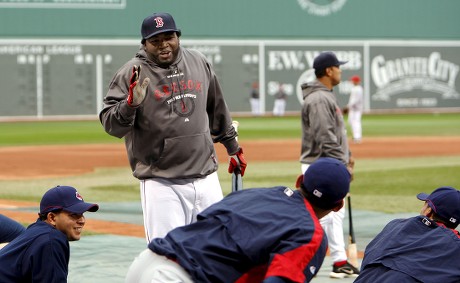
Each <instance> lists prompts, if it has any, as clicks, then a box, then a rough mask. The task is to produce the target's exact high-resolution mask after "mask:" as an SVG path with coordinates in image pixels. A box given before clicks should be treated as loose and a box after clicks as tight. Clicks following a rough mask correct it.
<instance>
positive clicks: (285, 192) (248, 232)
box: [149, 187, 327, 283]
mask: <svg viewBox="0 0 460 283" xmlns="http://www.w3.org/2000/svg"><path fill="white" fill-rule="evenodd" d="M149 248H150V249H151V250H152V251H153V252H155V253H157V254H160V255H164V256H166V257H168V258H170V259H172V260H174V261H176V262H178V263H179V264H180V265H181V266H182V267H183V268H184V269H185V270H187V271H188V272H189V274H190V275H191V277H192V278H193V280H194V281H195V282H212V283H218V282H239V283H241V282H251V283H256V282H309V281H310V280H311V279H312V278H313V276H314V275H315V274H316V273H317V272H318V271H319V268H320V267H321V264H322V263H323V260H324V257H325V255H326V249H327V240H326V236H325V234H324V231H323V229H322V228H321V225H320V223H319V220H318V218H317V217H316V215H315V213H314V212H313V209H312V207H311V205H310V204H309V203H308V201H307V200H306V199H305V198H304V197H303V196H302V194H301V193H300V192H299V191H293V190H291V189H289V188H286V187H274V188H267V189H265V188H264V189H262V188H260V189H259V188H258V189H248V190H242V191H238V192H235V193H232V194H230V195H228V196H227V197H225V198H224V199H223V200H222V201H220V202H218V203H216V204H213V205H212V206H210V207H209V208H207V209H206V210H204V211H203V212H202V213H200V214H199V215H198V220H197V222H195V223H193V224H190V225H187V226H182V227H178V228H176V229H174V230H172V231H171V232H169V233H168V234H167V235H166V237H165V238H157V239H154V240H153V241H152V242H151V243H150V244H149Z"/></svg>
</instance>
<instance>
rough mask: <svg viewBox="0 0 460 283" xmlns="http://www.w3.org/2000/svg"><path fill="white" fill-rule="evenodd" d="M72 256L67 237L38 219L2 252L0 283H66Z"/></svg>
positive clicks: (0, 252) (0, 257)
mask: <svg viewBox="0 0 460 283" xmlns="http://www.w3.org/2000/svg"><path fill="white" fill-rule="evenodd" d="M69 255H70V250H69V241H68V240H67V237H66V235H65V234H64V233H62V232H61V231H59V230H56V229H55V228H54V227H53V226H51V225H49V224H48V223H46V222H43V221H41V220H37V222H35V223H33V224H31V225H30V226H29V227H28V228H27V229H26V231H24V232H23V233H22V234H21V235H19V236H18V237H17V238H16V239H14V240H13V241H12V242H10V243H9V244H8V245H6V246H5V247H4V248H3V249H1V250H0V282H2V283H17V282H21V283H27V282H53V283H61V282H67V274H68V266H69Z"/></svg>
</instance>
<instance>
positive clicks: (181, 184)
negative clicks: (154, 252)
mask: <svg viewBox="0 0 460 283" xmlns="http://www.w3.org/2000/svg"><path fill="white" fill-rule="evenodd" d="M141 34H142V41H141V43H142V45H141V47H140V50H139V51H138V52H137V54H136V55H135V57H134V58H132V59H131V60H129V61H128V62H127V63H126V64H125V65H124V66H122V67H121V68H120V69H119V70H118V72H117V73H116V74H115V76H114V78H113V79H112V82H111V83H110V87H109V91H108V93H107V95H106V97H105V99H104V109H103V110H102V111H101V113H100V115H99V117H100V120H101V123H102V125H103V126H104V129H105V130H106V132H107V133H109V134H110V135H113V136H115V137H118V138H123V137H124V139H125V145H126V150H127V153H128V159H129V163H130V165H131V168H132V170H133V175H134V176H135V177H136V178H138V179H139V180H140V189H141V201H142V208H143V214H144V226H145V232H146V238H147V241H150V240H152V239H153V238H155V237H163V236H165V235H166V233H167V232H169V231H170V230H171V229H173V228H175V227H177V226H182V225H185V224H189V223H191V222H193V221H194V220H195V218H196V214H197V213H198V212H200V211H202V210H203V209H205V208H206V207H208V206H209V205H211V204H213V203H215V202H217V201H219V200H220V199H222V197H223V195H222V190H221V187H220V184H219V180H218V176H217V172H216V171H217V167H218V163H217V156H216V152H215V150H214V144H213V143H217V142H219V143H222V144H223V145H224V146H225V148H226V149H227V153H228V154H229V156H230V166H229V173H232V172H233V171H234V169H235V168H237V167H238V168H240V170H241V174H242V175H244V170H245V167H246V161H245V160H244V156H243V151H242V149H241V147H240V146H239V144H238V142H237V140H236V137H237V133H236V131H235V129H234V128H233V127H232V119H231V117H230V112H229V110H228V108H227V105H226V103H225V101H224V97H223V94H222V90H221V87H220V85H219V82H218V80H217V76H216V74H215V73H214V70H213V69H212V66H211V64H210V63H209V62H208V61H207V60H206V58H205V57H204V55H202V54H201V53H199V52H197V51H194V50H189V49H186V48H183V47H181V46H180V40H179V37H180V35H181V31H180V30H179V29H178V28H177V27H176V24H175V21H174V19H173V17H172V16H171V15H170V14H168V13H155V14H153V15H151V16H149V17H147V18H145V19H144V21H143V23H142V28H141Z"/></svg>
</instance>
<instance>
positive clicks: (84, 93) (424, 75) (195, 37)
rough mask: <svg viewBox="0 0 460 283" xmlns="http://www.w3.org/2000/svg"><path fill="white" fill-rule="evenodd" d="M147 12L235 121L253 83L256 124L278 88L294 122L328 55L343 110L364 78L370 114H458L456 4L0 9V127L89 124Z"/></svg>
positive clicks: (45, 0)
mask: <svg viewBox="0 0 460 283" xmlns="http://www.w3.org/2000/svg"><path fill="white" fill-rule="evenodd" d="M155 11H167V12H170V13H171V14H173V15H174V16H175V18H176V22H177V25H178V26H179V27H180V28H181V30H182V37H181V43H182V45H184V46H187V47H190V48H194V49H198V50H200V51H201V52H202V53H204V54H205V55H206V56H207V58H208V59H209V61H210V62H211V63H212V64H213V65H214V67H215V70H216V73H217V75H218V76H219V78H220V81H221V84H222V87H223V89H224V92H225V97H226V101H227V102H228V105H229V107H230V110H231V111H232V112H241V113H249V112H250V106H249V93H250V91H251V85H252V83H253V82H255V81H257V82H259V84H260V92H261V99H262V104H261V108H262V109H261V110H262V111H263V112H264V113H266V114H270V113H271V109H272V107H273V102H274V90H275V89H277V86H278V85H279V84H283V85H284V87H285V89H286V91H287V92H288V101H287V109H286V110H287V111H292V112H296V111H299V110H300V107H301V93H300V84H301V83H303V82H306V81H309V80H312V79H313V71H312V69H311V67H312V61H313V58H314V56H316V55H317V54H318V53H319V52H321V51H324V50H331V51H334V52H336V53H337V54H338V56H339V57H340V59H341V60H348V61H349V63H348V64H346V65H344V66H343V68H342V69H343V82H342V83H341V84H340V85H339V86H337V87H336V89H335V93H336V94H337V97H338V101H339V104H341V105H345V104H346V102H347V100H348V95H349V91H350V87H351V84H350V82H349V81H348V78H349V77H351V76H352V75H360V76H362V78H363V85H364V88H365V96H366V97H365V98H366V99H365V102H366V105H365V108H366V111H367V112H376V111H384V112H385V111H394V110H398V111H407V110H433V111H456V110H458V109H460V96H459V90H460V81H459V78H458V72H459V66H460V57H459V56H458V54H460V28H459V26H460V25H459V24H460V18H459V17H458V15H457V14H458V12H460V1H458V0H443V1H432V0H385V1H377V0H283V1H281V0H277V1H275V0H251V1H243V0H234V1H219V0H193V1H188V0H168V1H140V0H0V66H1V70H2V76H1V77H0V83H1V85H2V89H0V99H1V101H3V103H1V104H0V117H38V118H42V117H48V116H75V115H96V114H97V113H98V112H99V110H100V109H101V107H102V98H103V96H104V95H105V92H106V91H107V87H108V83H109V81H110V79H111V77H112V75H113V74H114V73H115V71H116V70H117V69H118V68H119V67H120V66H121V65H122V64H123V63H124V62H125V61H127V60H128V59H129V58H131V57H132V56H133V55H134V53H135V52H136V51H137V49H138V47H139V37H140V35H139V33H140V31H139V29H140V23H141V22H142V19H143V18H145V17H146V16H147V15H149V14H151V13H152V12H155Z"/></svg>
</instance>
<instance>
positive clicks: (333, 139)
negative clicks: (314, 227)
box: [300, 52, 359, 278]
mask: <svg viewBox="0 0 460 283" xmlns="http://www.w3.org/2000/svg"><path fill="white" fill-rule="evenodd" d="M345 63H347V62H344V61H339V60H338V59H337V57H336V55H335V54H334V53H333V52H322V53H320V54H319V55H318V56H317V57H316V58H315V60H314V62H313V68H314V69H315V75H316V80H315V81H313V82H311V83H306V84H303V85H302V86H301V87H302V92H303V98H304V103H303V107H302V152H301V156H300V163H301V168H302V173H305V171H307V170H308V167H309V166H310V164H311V163H313V162H314V161H315V160H317V159H318V158H320V157H331V158H335V159H337V160H340V161H341V162H342V163H343V164H344V165H345V166H347V169H348V170H349V172H350V174H353V166H354V161H353V158H351V154H350V152H349V148H348V141H347V132H346V128H345V124H344V121H343V115H342V112H341V109H340V107H339V106H338V105H337V100H336V97H335V95H334V93H333V92H332V89H333V87H334V86H336V85H338V84H339V83H340V80H341V76H342V71H341V69H340V66H341V65H343V64H345ZM352 176H353V175H352ZM344 216H345V208H342V209H340V210H339V211H337V212H331V213H329V214H328V215H327V216H325V217H323V218H322V219H321V221H320V223H321V225H322V227H323V229H324V231H325V232H326V235H327V238H328V244H329V251H330V254H331V257H332V260H333V262H334V263H333V267H332V272H331V273H330V277H332V278H344V277H356V276H357V275H358V274H359V270H358V269H357V268H356V267H355V266H353V265H351V264H350V263H349V262H348V258H347V254H346V251H345V240H344V236H343V219H344Z"/></svg>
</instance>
